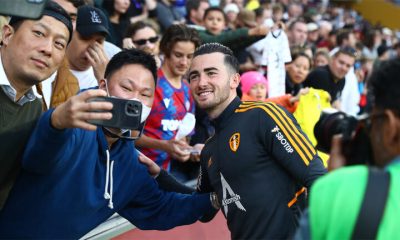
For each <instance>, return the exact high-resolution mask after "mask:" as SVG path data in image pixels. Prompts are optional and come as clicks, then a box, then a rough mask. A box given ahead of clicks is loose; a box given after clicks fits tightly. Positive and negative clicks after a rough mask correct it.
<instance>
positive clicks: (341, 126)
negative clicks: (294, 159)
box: [314, 110, 373, 165]
mask: <svg viewBox="0 0 400 240" xmlns="http://www.w3.org/2000/svg"><path fill="white" fill-rule="evenodd" d="M337 134H341V135H342V146H341V149H342V154H343V156H344V157H345V159H346V165H355V164H369V165H372V164H373V159H372V158H373V157H372V156H373V155H372V148H371V141H370V137H369V116H368V115H361V116H360V117H357V118H356V117H353V116H350V115H347V114H346V113H344V112H339V111H329V110H328V111H323V112H322V113H321V117H320V119H319V120H318V122H317V123H316V125H315V127H314V135H315V138H316V139H317V141H318V144H317V147H316V148H317V149H318V150H320V151H322V152H326V153H329V152H330V150H331V145H332V138H333V136H334V135H337Z"/></svg>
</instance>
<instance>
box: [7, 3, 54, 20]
mask: <svg viewBox="0 0 400 240" xmlns="http://www.w3.org/2000/svg"><path fill="white" fill-rule="evenodd" d="M47 1H48V0H0V6H1V7H0V14H1V15H7V16H17V17H24V18H29V19H39V18H40V17H41V16H42V12H43V9H44V7H45V5H46V2H47Z"/></svg>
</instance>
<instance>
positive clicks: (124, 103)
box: [88, 97, 142, 130]
mask: <svg viewBox="0 0 400 240" xmlns="http://www.w3.org/2000/svg"><path fill="white" fill-rule="evenodd" d="M89 102H110V103H112V104H113V108H112V109H111V110H110V112H111V113H112V118H111V119H92V120H89V121H88V122H90V123H93V124H96V125H100V126H105V127H111V128H119V129H131V130H134V129H139V127H140V118H141V113H142V103H141V102H139V101H136V100H128V99H121V98H113V97H95V98H91V99H89Z"/></svg>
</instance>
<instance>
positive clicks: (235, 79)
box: [230, 73, 240, 89]
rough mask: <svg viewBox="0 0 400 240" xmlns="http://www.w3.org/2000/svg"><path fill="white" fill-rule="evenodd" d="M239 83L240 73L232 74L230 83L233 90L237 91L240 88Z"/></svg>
mask: <svg viewBox="0 0 400 240" xmlns="http://www.w3.org/2000/svg"><path fill="white" fill-rule="evenodd" d="M239 83H240V74H239V73H235V74H232V76H231V81H230V87H231V89H236V88H237V87H238V86H239Z"/></svg>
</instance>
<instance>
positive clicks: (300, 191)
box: [287, 187, 306, 208]
mask: <svg viewBox="0 0 400 240" xmlns="http://www.w3.org/2000/svg"><path fill="white" fill-rule="evenodd" d="M305 191H306V188H305V187H303V188H301V189H300V190H299V191H298V192H297V193H296V194H295V195H294V198H293V199H292V200H290V202H289V203H288V204H287V206H288V207H289V208H290V207H291V206H293V204H295V203H296V202H297V198H298V197H299V196H300V195H301V194H302V193H303V192H305Z"/></svg>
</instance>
